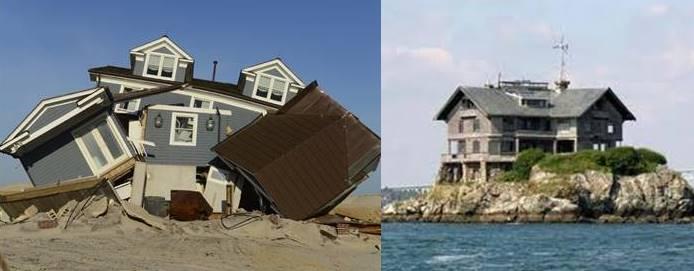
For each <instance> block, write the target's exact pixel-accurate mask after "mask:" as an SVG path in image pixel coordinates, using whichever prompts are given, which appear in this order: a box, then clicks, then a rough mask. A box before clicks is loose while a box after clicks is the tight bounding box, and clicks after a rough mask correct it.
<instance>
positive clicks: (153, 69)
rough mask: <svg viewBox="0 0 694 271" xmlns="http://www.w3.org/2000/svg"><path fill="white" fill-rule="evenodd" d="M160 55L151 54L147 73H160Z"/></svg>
mask: <svg viewBox="0 0 694 271" xmlns="http://www.w3.org/2000/svg"><path fill="white" fill-rule="evenodd" d="M160 60H161V59H160V57H159V56H156V55H150V56H149V62H148V63H147V74H151V75H159V61H160Z"/></svg>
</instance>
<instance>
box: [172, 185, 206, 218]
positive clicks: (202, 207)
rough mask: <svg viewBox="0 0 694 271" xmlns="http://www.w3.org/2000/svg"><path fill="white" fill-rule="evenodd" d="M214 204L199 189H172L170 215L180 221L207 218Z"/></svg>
mask: <svg viewBox="0 0 694 271" xmlns="http://www.w3.org/2000/svg"><path fill="white" fill-rule="evenodd" d="M211 214H212V206H210V204H209V203H207V200H205V197H203V195H202V194H201V193H200V192H197V191H186V190H171V204H170V206H169V217H170V218H172V219H176V220H180V221H193V220H207V219H208V218H209V217H210V215H211Z"/></svg>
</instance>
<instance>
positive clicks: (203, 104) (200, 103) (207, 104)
mask: <svg viewBox="0 0 694 271" xmlns="http://www.w3.org/2000/svg"><path fill="white" fill-rule="evenodd" d="M192 105H193V107H194V108H203V109H212V102H211V101H207V100H202V99H198V98H193V103H192Z"/></svg>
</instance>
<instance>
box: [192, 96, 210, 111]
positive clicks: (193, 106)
mask: <svg viewBox="0 0 694 271" xmlns="http://www.w3.org/2000/svg"><path fill="white" fill-rule="evenodd" d="M195 100H198V101H203V102H209V103H210V106H209V107H208V108H203V109H213V108H214V101H213V100H210V99H205V98H200V97H196V96H190V107H191V108H196V107H195Z"/></svg>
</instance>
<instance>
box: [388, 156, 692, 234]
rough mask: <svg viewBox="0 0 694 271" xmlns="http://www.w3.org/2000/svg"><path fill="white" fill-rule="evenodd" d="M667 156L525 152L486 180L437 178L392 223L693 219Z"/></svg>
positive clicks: (687, 194)
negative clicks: (668, 165)
mask: <svg viewBox="0 0 694 271" xmlns="http://www.w3.org/2000/svg"><path fill="white" fill-rule="evenodd" d="M666 162H667V161H666V160H665V157H663V156H662V155H660V154H658V153H656V152H653V151H650V150H647V149H634V148H631V147H619V148H614V149H610V150H607V151H604V152H599V151H579V152H577V153H573V154H564V155H546V154H544V153H542V151H540V150H528V151H524V152H522V153H521V154H520V155H519V157H518V160H517V161H516V162H515V163H514V165H513V168H512V169H511V170H509V171H506V172H503V173H502V174H500V175H498V176H497V177H496V178H493V179H491V180H488V181H484V182H471V181H463V182H459V183H450V182H442V181H440V180H439V181H437V183H436V184H435V185H434V187H433V188H432V189H431V191H430V192H429V193H425V194H422V195H420V196H418V197H415V198H412V199H408V200H405V201H397V202H393V203H390V204H388V205H386V206H384V207H383V217H384V221H390V222H394V221H401V222H402V221H408V222H409V221H413V222H414V221H419V222H460V223H553V222H559V223H576V222H587V223H689V222H692V221H694V193H693V190H692V188H691V187H690V186H689V184H688V183H687V181H686V180H685V179H684V178H683V177H682V176H681V175H680V174H679V173H678V172H676V171H673V170H671V169H669V168H667V166H666Z"/></svg>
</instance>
